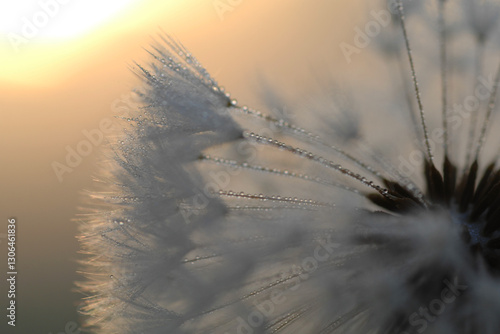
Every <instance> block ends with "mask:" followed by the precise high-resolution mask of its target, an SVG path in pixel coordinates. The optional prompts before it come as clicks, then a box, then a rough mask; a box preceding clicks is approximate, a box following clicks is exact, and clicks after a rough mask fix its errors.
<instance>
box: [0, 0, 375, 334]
mask: <svg viewBox="0 0 500 334" xmlns="http://www.w3.org/2000/svg"><path fill="white" fill-rule="evenodd" d="M365 6H366V3H362V1H327V0H322V1H307V0H275V1H265V0H252V1H249V0H165V1H153V0H142V1H141V0H135V1H134V0H121V1H120V0H118V1H114V0H106V1H94V0H87V1H77V0H73V1H68V0H65V1H63V0H39V1H23V0H20V1H16V2H14V1H2V2H0V115H1V119H0V168H1V170H2V172H1V173H0V189H1V191H0V212H1V215H0V218H1V220H2V223H1V225H0V256H1V258H0V261H1V262H0V263H1V265H0V268H2V271H4V272H5V273H6V271H7V270H6V261H7V260H6V257H7V242H6V238H5V237H6V233H7V219H8V218H10V217H15V218H16V219H17V271H18V276H17V296H16V297H17V298H16V301H17V319H16V324H17V326H16V327H15V328H12V327H8V326H6V317H5V315H4V314H3V313H4V312H6V311H5V310H6V305H7V302H8V300H7V285H6V280H5V279H2V280H1V283H0V284H1V285H0V294H1V298H0V301H1V307H0V309H1V310H3V311H1V312H2V314H1V316H0V319H1V324H0V332H1V333H53V334H60V333H66V334H69V333H76V332H77V331H76V329H77V328H78V327H79V326H80V324H81V318H80V316H79V315H78V312H77V309H78V301H79V300H80V299H81V298H82V295H81V294H79V293H78V292H76V291H75V285H74V282H75V281H77V280H79V279H81V277H80V276H79V274H78V273H77V270H78V267H79V266H78V263H77V261H78V260H79V259H81V258H82V256H81V255H80V254H78V249H79V245H78V242H77V240H76V238H75V237H76V235H77V225H78V214H79V213H82V212H84V210H83V211H82V209H81V207H82V205H83V203H85V202H84V200H83V198H84V196H85V194H84V191H85V190H91V189H92V188H93V181H92V176H93V174H94V173H95V172H96V171H97V168H96V163H97V161H98V160H99V158H100V148H101V147H102V146H103V145H105V140H102V139H100V136H99V135H98V134H97V133H104V132H105V131H101V130H100V129H103V126H104V125H103V124H107V123H106V122H108V121H112V120H113V115H116V114H117V113H119V112H120V111H123V110H124V109H127V108H129V107H130V106H133V103H132V102H130V103H129V102H127V99H128V98H129V97H130V94H129V92H130V91H131V89H132V88H134V87H137V86H138V85H139V82H138V80H137V79H136V78H135V77H134V75H133V74H132V73H131V71H130V70H129V67H130V66H133V61H137V62H138V63H145V62H147V61H148V60H149V58H148V55H147V53H146V52H145V50H144V49H143V48H148V46H149V45H150V44H151V43H152V42H153V39H154V38H155V37H156V36H157V34H158V33H159V32H160V31H161V30H163V31H165V32H166V33H168V34H170V35H172V36H174V37H175V38H177V39H178V40H180V41H182V43H183V44H184V45H185V46H186V47H187V48H188V49H190V50H191V52H192V53H193V55H195V56H196V57H197V58H198V59H199V60H200V61H201V63H202V64H204V66H205V67H206V68H207V69H208V71H209V72H210V73H212V74H213V76H214V77H215V78H216V79H217V80H218V82H219V83H220V84H221V85H223V86H224V87H226V90H227V91H229V92H231V94H232V96H233V97H235V98H237V99H238V101H239V102H240V104H242V105H243V104H247V105H250V106H253V107H257V108H260V107H261V106H262V102H261V99H260V98H259V95H260V93H261V91H262V83H263V78H264V81H266V82H269V83H270V84H271V85H273V86H276V87H278V88H279V91H280V92H282V93H283V94H284V95H285V96H286V95H289V96H294V95H297V94H307V93H308V91H309V90H310V87H312V86H313V85H314V81H315V73H316V74H318V73H323V72H332V73H334V72H335V74H337V71H338V72H346V71H347V72H349V71H350V70H354V67H353V66H352V65H349V64H348V63H347V62H346V59H345V58H344V55H343V53H342V51H341V49H340V48H339V45H340V43H341V42H343V41H347V42H349V43H351V44H352V40H353V35H354V32H353V29H354V27H356V26H357V25H362V24H364V22H366V15H367V13H368V12H369V10H368V9H367V8H365ZM346 75H349V73H347V74H346ZM283 108H285V109H286V105H284V106H283ZM104 127H105V126H104ZM89 134H94V137H91V138H93V140H94V141H93V142H92V141H91V139H89V136H91V135H89ZM75 152H76V154H75ZM78 152H80V153H81V154H78ZM5 273H4V274H2V277H4V275H5Z"/></svg>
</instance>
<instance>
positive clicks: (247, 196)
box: [80, 0, 500, 334]
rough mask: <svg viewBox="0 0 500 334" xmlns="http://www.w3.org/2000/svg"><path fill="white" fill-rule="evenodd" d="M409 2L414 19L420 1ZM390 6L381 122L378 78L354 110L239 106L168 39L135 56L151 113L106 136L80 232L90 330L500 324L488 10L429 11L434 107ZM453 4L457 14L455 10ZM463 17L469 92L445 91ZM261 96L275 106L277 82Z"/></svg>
mask: <svg viewBox="0 0 500 334" xmlns="http://www.w3.org/2000/svg"><path fill="white" fill-rule="evenodd" d="M404 3H405V4H406V3H408V4H410V3H412V4H413V5H412V8H411V9H412V12H411V17H410V18H411V19H415V22H420V23H421V21H419V20H422V18H421V17H420V18H419V13H420V9H421V8H419V7H420V6H418V5H415V1H413V2H410V1H408V2H404ZM395 4H396V7H393V8H395V9H396V10H395V13H394V16H393V23H394V24H393V25H391V26H389V27H387V28H386V29H388V30H387V33H388V34H390V36H396V35H394V32H395V31H397V32H398V33H399V35H398V36H399V39H396V38H393V37H391V38H385V39H384V37H383V36H381V37H380V40H381V43H380V44H379V46H380V50H382V52H383V53H384V57H386V58H387V59H392V63H395V64H399V65H400V66H399V69H400V70H401V72H400V75H398V76H397V77H395V78H396V79H394V80H393V81H394V82H396V86H397V87H395V88H394V90H396V89H398V92H400V93H401V94H398V95H397V96H396V97H394V98H391V99H390V100H389V101H388V102H387V105H388V106H392V109H390V108H387V109H388V110H389V115H390V117H391V118H389V116H387V117H384V116H383V115H384V112H385V111H386V110H384V109H385V107H384V104H382V103H379V102H378V99H377V97H375V96H374V95H376V94H378V89H379V87H372V88H371V89H372V92H371V94H366V96H367V97H373V98H374V101H375V102H370V103H371V105H370V106H369V107H370V108H369V110H367V113H366V114H368V115H366V116H365V114H364V113H363V112H360V111H358V112H355V109H358V110H361V109H363V108H364V107H363V106H361V107H360V106H359V105H358V102H359V101H358V100H357V99H356V98H355V97H354V94H353V97H352V100H351V102H349V101H350V99H342V98H341V97H340V96H339V95H338V94H333V95H332V96H328V97H327V98H323V99H320V98H316V99H314V101H312V102H311V101H308V102H307V103H306V104H305V105H304V106H303V107H301V108H299V107H297V109H298V110H296V111H295V112H294V113H289V110H286V111H285V112H284V111H283V110H279V109H278V108H271V110H270V111H269V112H268V113H264V112H261V111H259V110H255V109H252V108H250V107H246V106H242V105H240V104H239V103H238V101H237V100H235V99H233V98H231V96H230V95H229V94H228V93H226V92H225V90H224V89H223V88H222V87H221V86H219V85H218V84H217V82H216V81H215V80H214V79H213V78H212V77H211V76H210V75H209V74H208V73H207V71H206V70H205V69H204V68H203V67H202V66H201V65H200V63H199V62H198V61H197V60H196V59H195V58H194V57H193V55H191V54H190V53H189V51H188V50H187V49H186V48H185V47H184V46H183V45H182V44H180V42H178V41H176V40H174V39H172V38H170V37H162V41H161V43H158V44H157V45H156V46H154V47H153V48H152V50H151V51H150V54H151V57H152V58H153V61H152V63H151V64H150V66H149V67H148V68H145V67H143V66H141V65H137V67H136V73H137V74H138V76H140V77H141V79H142V80H143V82H144V83H145V85H144V86H145V88H143V89H142V90H140V91H139V92H138V94H140V95H141V97H142V100H143V107H142V108H141V109H140V110H137V114H136V115H134V116H131V117H130V118H128V119H127V120H126V121H127V122H126V123H127V126H126V127H125V129H124V130H123V133H122V134H121V139H120V140H119V141H117V144H116V145H114V146H113V147H112V149H111V151H110V157H111V159H110V161H109V162H108V163H107V165H106V168H105V171H104V172H103V173H102V176H101V183H102V186H103V191H102V192H97V193H95V194H94V195H93V196H94V197H95V198H96V199H97V201H98V202H99V203H101V206H99V207H96V209H95V213H94V214H92V215H91V217H90V218H89V219H88V220H87V221H86V222H85V223H84V224H83V225H82V227H81V230H82V233H81V237H80V239H81V243H82V248H83V251H84V252H86V253H87V254H89V259H88V261H86V262H85V264H84V265H85V270H84V273H85V276H86V281H85V282H83V283H80V287H81V289H82V290H83V291H84V292H85V293H87V294H88V297H87V298H86V299H85V307H84V312H85V313H86V314H87V315H88V325H89V326H90V327H91V328H92V329H93V330H95V332H96V333H106V334H109V333H134V334H138V333H223V334H229V333H245V334H246V333H422V332H424V331H425V332H426V333H481V334H488V333H492V334H494V333H495V334H496V333H498V332H499V331H500V317H499V314H500V281H499V279H500V278H499V274H500V168H499V167H498V159H499V156H498V154H499V153H498V152H497V151H498V145H497V141H495V139H493V138H491V139H490V137H492V136H491V134H490V132H492V131H493V130H492V131H490V128H491V127H493V125H494V120H495V115H494V113H495V112H496V110H497V109H498V108H497V105H498V101H497V100H498V98H497V95H498V90H499V87H498V86H499V81H500V67H498V69H497V68H496V67H495V68H493V69H491V68H490V62H491V59H490V58H488V57H486V55H487V54H488V53H487V52H485V51H488V48H491V47H493V46H491V45H489V44H488V43H489V41H490V40H489V38H490V36H494V33H495V32H494V29H495V27H496V21H497V19H498V16H499V15H500V11H499V8H500V4H499V3H498V2H496V1H467V2H463V3H458V2H456V1H445V0H437V1H436V5H437V6H436V8H435V10H432V9H430V10H429V11H428V14H430V15H428V17H426V18H425V20H428V22H433V24H431V25H429V26H431V27H433V29H434V30H435V31H436V37H437V38H436V43H435V48H434V49H437V53H438V55H439V57H438V59H439V65H438V66H436V71H424V73H423V74H424V76H423V77H424V79H425V80H424V81H425V82H426V83H427V84H428V85H432V84H431V81H430V77H431V76H429V73H428V72H434V73H432V74H433V75H434V76H436V75H435V74H436V73H437V81H438V82H439V86H438V87H440V88H439V89H438V90H437V91H439V95H441V98H438V99H437V100H439V103H436V104H435V105H436V106H438V107H437V108H430V109H425V106H426V104H425V103H426V101H427V100H426V99H425V97H424V95H425V93H427V90H426V89H425V87H424V86H420V85H419V79H421V78H422V77H421V76H420V75H421V74H422V72H420V71H418V70H417V68H418V66H417V63H418V59H416V57H415V53H414V52H413V49H412V39H411V38H409V37H408V36H409V35H410V34H411V30H410V28H411V27H413V25H412V26H411V27H410V25H408V19H407V18H406V17H405V9H404V7H403V3H402V1H401V0H397V1H396V2H395ZM448 8H459V9H461V10H462V11H460V13H462V14H461V15H458V17H457V15H455V17H453V19H454V21H452V20H450V19H449V18H450V17H451V15H447V14H448V13H449V12H448V10H447V9H448ZM431 14H434V15H431ZM464 26H467V27H469V28H470V29H469V32H470V35H469V37H472V38H469V40H472V43H473V44H474V45H475V47H474V49H475V50H476V52H475V54H474V58H475V59H474V64H475V65H474V66H472V68H473V69H472V72H473V75H474V76H475V77H474V80H473V86H474V88H475V90H474V92H475V93H477V94H476V95H471V94H467V93H465V94H464V95H463V96H462V97H461V99H460V98H459V99H458V100H457V101H458V102H456V101H455V100H454V99H455V98H456V97H455V95H457V94H456V92H457V91H461V90H463V91H470V88H469V87H466V88H464V87H465V85H464V83H465V82H468V81H467V80H466V79H467V77H468V76H467V74H466V72H465V71H464V70H463V66H462V65H461V64H463V63H464V60H463V59H459V58H458V59H457V58H455V57H453V53H452V52H451V45H452V42H453V41H454V40H458V38H459V37H458V35H460V34H459V32H462V31H463V29H462V28H463V27H464ZM393 30H394V31H393ZM458 41H459V43H457V44H460V43H462V40H458ZM426 42H427V43H430V42H431V39H429V40H427V41H426ZM494 61H496V62H498V59H496V60H495V59H494ZM392 63H391V64H392ZM494 66H498V64H496V65H494ZM396 69H398V67H397V68H396ZM469 81H470V80H469ZM439 95H437V96H439ZM398 97H403V100H404V102H405V104H403V105H402V106H400V105H399V100H398ZM266 99H267V100H268V101H270V105H273V104H274V105H279V103H278V102H277V101H280V98H279V96H278V95H276V94H274V93H271V92H268V93H267V95H266ZM460 101H463V102H460ZM471 101H472V102H474V103H472V104H471ZM394 109H395V110H394ZM436 110H439V112H435V111H436ZM464 110H465V111H466V112H467V113H465V111H464ZM370 113H372V115H373V113H376V114H377V117H375V120H374V122H377V121H380V120H382V121H383V122H384V123H386V128H384V129H383V130H381V128H380V127H378V126H374V128H376V130H377V131H379V132H380V131H383V132H384V133H386V132H391V131H393V132H394V133H395V135H391V137H390V138H391V140H390V141H391V142H390V143H389V144H387V143H381V144H378V143H377V142H376V140H372V139H371V138H369V137H368V135H366V134H364V133H363V126H362V124H361V123H362V122H363V120H364V119H365V118H364V117H370V115H369V114H370ZM397 117H401V118H402V117H406V118H407V119H409V120H410V121H411V122H410V125H411V126H410V127H409V128H408V130H406V129H405V130H403V131H404V132H405V133H406V136H405V135H400V134H398V131H399V130H401V129H398V128H394V127H392V128H391V125H392V126H393V125H394V123H395V122H397V121H394V119H397ZM438 117H439V118H440V121H438V124H439V125H438V127H435V126H436V125H435V124H433V123H435V122H434V121H435V120H438V119H439V118H438ZM301 118H302V119H301ZM369 121H370V122H371V120H369ZM391 123H392V124H391ZM299 124H304V125H299ZM400 127H403V125H401V126H400ZM311 129H312V130H311ZM408 133H412V135H408ZM489 134H490V135H489ZM412 136H413V137H415V138H417V140H416V142H417V148H416V149H415V150H413V151H412V150H411V149H409V151H408V145H406V144H405V141H411V139H412V138H411V137H412ZM417 157H418V158H419V159H420V160H419V159H416V158H417ZM412 161H413V162H415V161H417V163H418V165H417V164H415V163H413V162H412Z"/></svg>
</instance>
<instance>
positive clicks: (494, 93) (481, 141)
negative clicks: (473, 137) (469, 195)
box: [475, 64, 500, 160]
mask: <svg viewBox="0 0 500 334" xmlns="http://www.w3.org/2000/svg"><path fill="white" fill-rule="evenodd" d="M499 81H500V64H499V66H498V70H497V74H496V77H495V83H494V84H493V91H492V92H491V95H490V100H489V101H488V110H487V111H486V116H485V118H484V122H483V126H482V128H481V132H480V134H479V141H478V143H477V147H476V154H475V157H476V160H477V159H478V158H479V153H480V152H481V149H482V148H483V145H484V141H485V139H486V131H487V130H488V124H489V122H490V118H491V114H492V113H493V110H494V109H495V106H496V99H497V94H498V83H499Z"/></svg>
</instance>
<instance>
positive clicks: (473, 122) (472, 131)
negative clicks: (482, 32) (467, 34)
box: [464, 39, 484, 170]
mask: <svg viewBox="0 0 500 334" xmlns="http://www.w3.org/2000/svg"><path fill="white" fill-rule="evenodd" d="M483 55H484V40H482V39H478V40H477V43H476V51H475V56H474V57H475V66H474V80H473V82H474V85H473V87H472V89H474V88H475V87H474V86H475V85H476V84H477V80H478V78H479V76H480V75H481V73H483ZM478 114H479V108H478V110H473V111H472V113H471V119H470V123H469V136H468V138H467V148H466V150H465V152H466V153H465V154H466V156H465V166H464V170H466V169H467V168H468V166H469V165H470V162H471V159H472V151H473V150H474V139H475V138H476V128H477V119H478Z"/></svg>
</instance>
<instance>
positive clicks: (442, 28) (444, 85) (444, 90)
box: [438, 0, 448, 156]
mask: <svg viewBox="0 0 500 334" xmlns="http://www.w3.org/2000/svg"><path fill="white" fill-rule="evenodd" d="M438 5H439V50H440V61H441V101H442V110H441V111H442V117H443V141H444V142H443V149H444V155H445V156H448V118H447V116H446V110H447V107H448V100H447V95H448V82H447V76H446V74H447V73H446V68H447V62H446V57H447V56H446V22H445V0H438Z"/></svg>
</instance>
